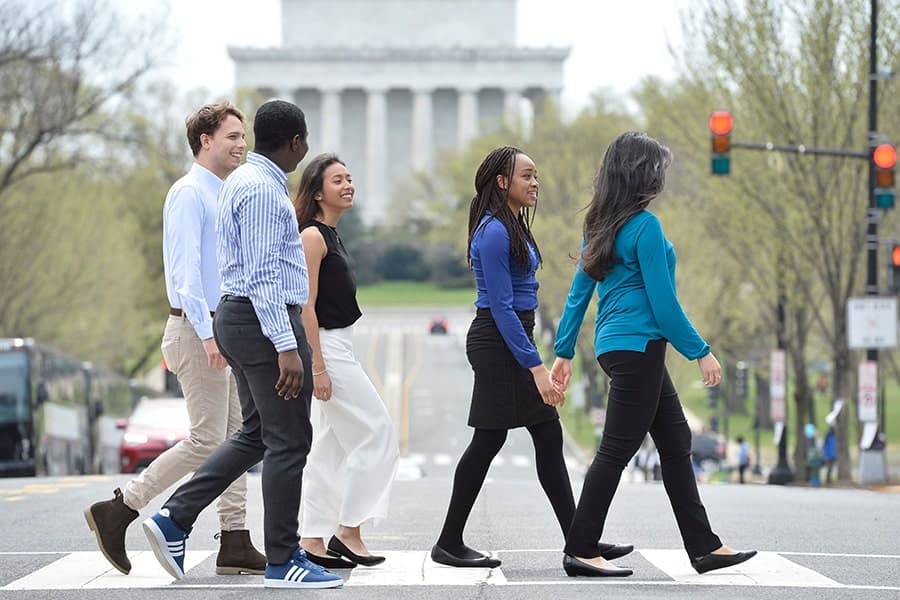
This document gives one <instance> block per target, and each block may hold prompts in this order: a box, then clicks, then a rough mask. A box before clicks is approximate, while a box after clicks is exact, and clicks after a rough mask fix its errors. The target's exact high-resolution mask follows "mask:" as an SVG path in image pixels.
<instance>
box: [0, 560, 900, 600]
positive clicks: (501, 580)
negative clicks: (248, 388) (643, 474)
mask: <svg viewBox="0 0 900 600" xmlns="http://www.w3.org/2000/svg"><path fill="white" fill-rule="evenodd" d="M377 553H378V554H383V555H385V556H386V558H387V560H386V561H385V562H384V563H383V564H382V565H380V566H379V567H377V568H371V569H362V568H360V569H354V570H353V571H352V572H350V573H349V574H346V575H345V577H346V582H345V584H344V585H345V586H346V587H366V586H380V587H383V586H480V585H491V586H547V585H579V584H582V585H591V584H596V583H600V581H602V583H603V584H604V585H653V586H666V585H672V586H677V585H685V584H687V585H702V586H722V587H772V588H806V589H823V588H839V589H872V590H875V589H877V590H882V591H887V592H900V586H867V585H858V584H844V583H841V582H839V581H836V580H835V579H832V578H830V577H828V576H827V575H825V574H823V573H819V572H817V571H815V570H813V569H810V568H808V567H805V566H802V565H800V564H798V563H797V562H794V561H793V560H791V559H790V557H792V556H803V555H805V554H803V553H797V552H785V553H784V555H782V554H779V553H777V552H760V553H759V555H758V556H757V557H755V558H753V559H751V560H749V561H747V562H746V563H743V564H741V565H738V566H736V567H732V568H730V569H723V570H721V571H714V572H711V573H706V574H704V575H698V574H697V573H695V572H694V570H693V569H692V568H691V566H690V564H689V562H688V560H687V557H686V556H685V553H684V551H683V550H672V549H642V550H638V551H636V554H639V555H640V556H642V557H643V558H644V559H645V560H646V561H647V562H649V563H650V564H651V565H652V566H653V567H654V568H655V569H656V570H657V571H660V572H662V573H664V574H665V575H667V576H668V577H669V579H668V580H660V579H659V578H658V576H655V577H653V578H652V579H647V578H646V577H645V578H642V577H641V572H640V571H639V570H637V572H636V574H635V576H634V577H630V578H623V579H617V580H609V579H603V580H595V579H591V578H569V577H566V576H565V575H564V574H563V573H562V569H560V572H559V576H558V577H551V578H544V579H531V578H530V577H529V575H528V572H527V570H526V571H523V570H522V569H516V570H515V573H516V578H515V579H508V578H507V576H506V575H505V574H504V572H503V568H502V567H500V568H497V569H456V568H453V567H445V566H443V565H439V564H436V563H434V562H432V561H431V559H430V557H429V553H428V552H426V551H418V550H416V551H379V552H377ZM520 553H528V554H531V553H549V554H555V555H557V556H558V555H559V550H558V549H555V550H554V549H544V550H536V549H535V550H532V549H529V550H498V551H495V552H493V553H492V555H493V556H496V557H499V558H501V559H503V558H504V557H510V556H513V555H515V554H520ZM213 554H214V551H212V550H199V551H198V550H191V551H188V552H187V555H186V557H185V571H186V572H189V571H190V570H191V569H193V568H195V567H197V566H199V565H200V564H201V563H203V562H204V561H206V560H210V559H211V557H212V556H213ZM813 555H815V556H821V554H815V553H811V554H809V556H813ZM8 556H19V555H17V554H16V553H12V552H4V553H0V568H2V560H3V558H5V557H8ZM835 556H837V555H835ZM841 556H844V557H848V558H850V559H860V560H865V559H867V558H870V557H869V556H868V555H862V554H860V555H841ZM879 556H880V557H881V558H890V559H895V560H900V555H896V556H895V555H890V556H884V555H879ZM129 558H130V559H131V562H132V571H131V574H130V575H122V574H121V573H119V572H118V571H116V570H115V569H113V568H112V567H111V566H110V565H109V563H108V562H107V561H106V559H105V558H103V556H102V554H101V553H100V552H70V553H67V554H65V555H64V556H62V557H61V558H59V559H57V560H55V561H54V562H52V563H50V564H49V565H46V566H44V567H42V568H40V569H37V570H35V571H34V572H32V573H30V574H28V575H26V576H24V577H21V578H19V579H16V580H15V581H12V582H11V583H8V584H7V585H5V586H4V587H0V590H4V591H6V590H77V589H142V588H158V587H163V586H168V585H171V584H175V586H174V587H179V588H181V587H185V588H197V589H200V588H236V589H237V588H261V587H262V578H261V577H253V576H244V577H240V578H239V579H240V581H239V582H236V581H235V579H234V578H227V579H223V580H222V582H221V583H205V582H202V581H203V580H202V579H201V580H200V581H198V582H197V583H192V582H191V574H190V573H188V576H187V579H184V580H182V581H180V582H176V581H175V580H174V579H173V578H172V577H171V576H170V575H168V573H166V572H165V571H164V570H163V568H162V567H161V566H160V565H159V563H158V562H157V561H156V558H155V557H154V556H153V553H152V552H149V551H145V552H135V553H133V554H131V555H130V557H129ZM306 573H307V571H306V570H304V569H299V568H296V567H295V569H293V570H292V571H290V572H288V574H287V576H286V577H285V579H287V580H294V581H300V580H302V579H303V578H304V576H305V575H306ZM341 574H342V575H344V573H341ZM204 575H205V572H204Z"/></svg>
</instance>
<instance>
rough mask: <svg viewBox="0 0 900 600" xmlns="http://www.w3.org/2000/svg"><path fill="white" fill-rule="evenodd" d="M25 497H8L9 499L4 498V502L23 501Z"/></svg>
mask: <svg viewBox="0 0 900 600" xmlns="http://www.w3.org/2000/svg"><path fill="white" fill-rule="evenodd" d="M24 499H25V496H10V497H9V498H4V499H3V501H4V502H18V501H19V500H24Z"/></svg>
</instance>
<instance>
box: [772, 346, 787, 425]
mask: <svg viewBox="0 0 900 600" xmlns="http://www.w3.org/2000/svg"><path fill="white" fill-rule="evenodd" d="M786 384H787V373H786V366H785V358H784V350H772V355H771V357H770V361H769V416H770V417H771V419H772V420H773V421H775V422H776V423H777V422H779V421H784V418H785V406H784V396H785V390H786V387H787V386H786Z"/></svg>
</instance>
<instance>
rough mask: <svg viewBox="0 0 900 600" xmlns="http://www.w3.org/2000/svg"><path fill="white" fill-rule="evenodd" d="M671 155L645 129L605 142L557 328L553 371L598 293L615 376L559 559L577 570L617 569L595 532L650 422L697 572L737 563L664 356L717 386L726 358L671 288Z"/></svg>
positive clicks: (565, 376) (560, 375)
mask: <svg viewBox="0 0 900 600" xmlns="http://www.w3.org/2000/svg"><path fill="white" fill-rule="evenodd" d="M671 160H672V155H671V152H670V151H669V149H668V148H666V147H664V146H662V145H661V144H659V142H657V141H656V140H654V139H653V138H650V137H649V136H647V135H646V134H643V133H638V132H627V133H624V134H622V135H620V136H619V137H617V138H616V139H615V140H613V142H612V143H611V144H610V145H609V147H608V148H607V149H606V153H605V155H604V156H603V162H602V164H601V165H600V169H599V171H598V172H597V175H596V177H595V180H594V197H593V200H592V202H591V205H590V207H589V208H588V211H587V215H586V216H585V220H584V228H583V232H584V246H583V248H582V251H581V260H580V262H579V264H578V266H577V267H576V269H575V276H574V278H573V280H572V285H571V288H570V290H569V295H568V298H567V299H566V306H565V309H564V310H563V315H562V318H561V320H560V322H559V326H558V328H557V335H556V342H555V344H554V350H555V351H556V355H557V357H558V358H557V359H556V361H555V362H554V364H553V369H552V371H551V373H552V377H553V380H554V381H555V382H556V383H557V384H558V385H559V386H561V387H563V388H565V387H566V386H567V385H568V383H569V379H570V378H571V376H572V357H573V356H574V352H575V342H576V340H577V337H578V331H579V329H581V323H582V321H583V319H584V313H585V311H586V309H587V306H588V304H589V303H590V301H591V299H592V298H593V296H594V293H595V292H596V293H597V297H598V300H597V319H596V328H595V338H594V348H595V356H596V357H597V360H598V362H599V363H600V366H601V368H602V369H603V371H604V372H605V373H606V374H607V375H608V376H609V377H610V392H609V399H608V404H607V412H606V423H605V425H604V428H603V437H602V439H601V442H600V447H599V448H598V449H597V453H596V455H595V456H594V460H593V462H592V463H591V466H590V468H589V469H588V472H587V475H586V477H585V480H584V486H583V488H582V492H581V498H580V499H579V501H578V508H577V509H576V511H575V518H574V520H573V522H572V526H571V528H570V529H569V533H568V536H567V538H566V546H565V556H564V558H563V567H564V569H565V571H566V573H567V574H568V575H570V576H576V575H585V576H591V577H621V576H627V575H631V574H632V570H631V569H623V568H618V567H615V566H614V565H612V564H611V563H609V562H608V561H607V560H605V559H604V558H603V557H602V556H601V555H600V553H599V552H597V546H596V544H597V540H599V539H600V537H601V535H602V533H603V526H604V523H605V521H606V515H607V512H608V511H609V505H610V503H611V502H612V499H613V495H614V494H615V492H616V488H617V486H618V484H619V479H620V477H621V475H622V469H623V468H624V467H625V465H626V463H627V462H628V459H629V458H631V456H632V455H633V454H634V453H635V451H637V449H638V448H639V447H640V445H641V442H642V440H643V439H644V436H645V435H646V434H647V432H649V433H650V435H651V436H652V437H653V441H654V442H655V443H656V447H657V449H658V451H659V455H660V460H661V466H662V478H663V484H664V486H665V489H666V493H667V494H668V496H669V501H670V503H671V504H672V509H673V511H674V512H675V518H676V521H677V522H678V527H679V530H680V531H681V537H682V540H683V541H684V545H685V549H686V550H687V553H688V556H689V558H690V561H691V565H692V566H693V567H694V569H695V570H697V572H699V573H704V572H706V571H710V570H713V569H720V568H722V567H728V566H731V565H736V564H738V563H741V562H743V561H745V560H747V559H749V558H751V557H752V556H754V555H755V554H756V552H755V551H751V552H735V551H734V550H732V549H731V548H728V547H727V546H724V545H722V542H721V541H720V540H719V538H718V536H716V534H715V533H713V531H712V528H711V527H710V524H709V520H708V519H707V515H706V509H705V508H704V507H703V503H702V502H701V501H700V495H699V493H698V492H697V482H696V480H695V478H694V472H693V470H692V467H691V430H690V427H689V426H688V423H687V420H686V419H685V416H684V411H683V410H682V407H681V403H680V401H679V399H678V394H677V392H676V391H675V387H674V386H673V385H672V381H671V379H670V378H669V374H668V372H667V370H666V365H665V354H666V347H667V345H668V344H669V343H671V344H672V345H673V346H674V347H675V348H676V349H677V350H678V351H679V352H680V353H681V354H683V355H684V356H685V357H686V358H688V359H689V360H697V363H698V366H699V367H700V373H701V375H702V376H703V382H704V384H705V385H707V386H714V385H719V383H720V382H721V368H720V367H719V362H718V361H717V360H716V358H715V356H713V354H712V353H711V352H710V349H709V345H708V344H707V343H706V341H704V340H703V338H701V337H700V335H699V334H698V333H697V332H696V330H695V329H694V327H693V326H692V325H691V323H690V321H689V320H688V318H687V316H686V315H685V314H684V311H683V310H682V308H681V305H680V303H679V301H678V297H677V295H676V292H675V250H674V248H673V247H672V244H671V243H669V241H668V240H667V239H666V237H665V235H664V234H663V230H662V226H661V225H660V222H659V219H658V218H657V217H656V216H655V215H654V214H653V213H651V212H649V211H648V210H647V207H648V206H649V204H650V202H651V201H652V200H653V199H654V198H656V197H657V196H658V195H659V194H660V193H661V192H662V190H663V185H664V182H665V174H666V169H667V168H668V166H669V164H670V163H671Z"/></svg>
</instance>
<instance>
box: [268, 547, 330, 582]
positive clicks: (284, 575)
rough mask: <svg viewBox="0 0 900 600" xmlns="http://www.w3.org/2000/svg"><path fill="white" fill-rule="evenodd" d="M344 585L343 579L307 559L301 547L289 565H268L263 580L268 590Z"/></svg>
mask: <svg viewBox="0 0 900 600" xmlns="http://www.w3.org/2000/svg"><path fill="white" fill-rule="evenodd" d="M343 584H344V580H343V579H341V578H340V577H338V576H337V575H334V574H333V573H329V572H328V571H326V570H325V568H324V567H320V566H319V565H317V564H316V563H314V562H311V561H310V560H309V559H308V558H306V552H305V551H304V550H303V548H300V547H298V548H297V549H296V550H294V553H293V554H292V555H291V560H290V561H288V562H287V563H285V564H283V565H272V564H268V565H266V578H265V579H264V580H263V587H267V588H334V587H340V586H342V585H343Z"/></svg>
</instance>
